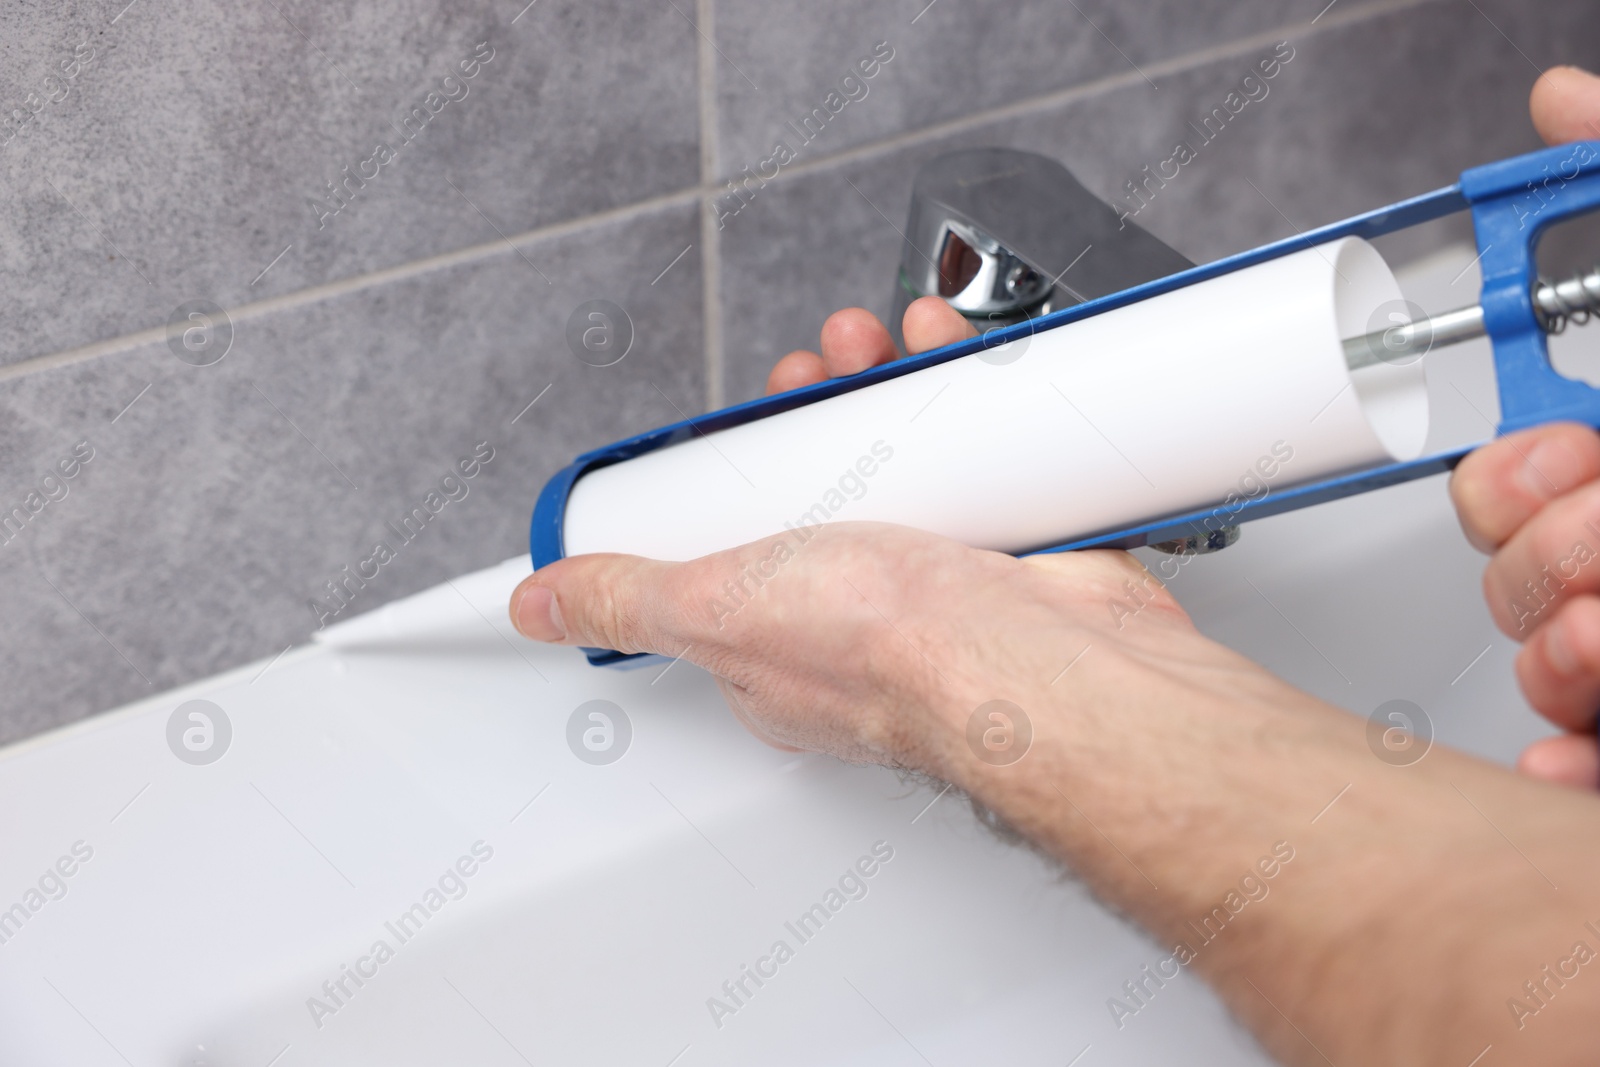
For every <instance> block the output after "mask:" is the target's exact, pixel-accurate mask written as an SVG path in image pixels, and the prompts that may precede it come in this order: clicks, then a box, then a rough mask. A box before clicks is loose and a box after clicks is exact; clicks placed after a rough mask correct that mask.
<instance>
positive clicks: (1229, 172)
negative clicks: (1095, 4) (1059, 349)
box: [722, 0, 1600, 402]
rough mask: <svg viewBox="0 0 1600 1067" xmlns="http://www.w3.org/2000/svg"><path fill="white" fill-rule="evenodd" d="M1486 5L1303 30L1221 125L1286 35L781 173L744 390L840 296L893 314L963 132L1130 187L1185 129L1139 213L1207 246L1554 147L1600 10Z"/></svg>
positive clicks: (755, 287) (735, 244)
mask: <svg viewBox="0 0 1600 1067" xmlns="http://www.w3.org/2000/svg"><path fill="white" fill-rule="evenodd" d="M1478 7H1479V8H1481V9H1482V11H1483V13H1482V14H1480V13H1479V12H1478V11H1475V10H1474V8H1473V7H1472V6H1471V5H1466V4H1456V3H1443V2H1441V3H1432V4H1425V5H1421V6H1417V7H1412V8H1408V9H1404V10H1401V11H1398V12H1394V13H1391V14H1387V15H1383V16H1380V17H1375V18H1372V19H1369V20H1366V21H1362V22H1358V23H1353V24H1345V25H1341V26H1338V27H1335V28H1334V29H1331V30H1326V31H1319V32H1313V33H1302V34H1300V35H1299V36H1296V37H1294V38H1292V44H1293V47H1294V48H1295V55H1294V58H1293V59H1292V60H1291V61H1289V62H1288V63H1287V64H1286V65H1284V66H1283V68H1282V70H1281V71H1280V73H1279V74H1278V76H1277V77H1276V78H1274V79H1273V80H1272V81H1271V82H1269V83H1268V90H1269V91H1268V94H1267V95H1266V96H1265V97H1264V98H1262V99H1260V100H1259V101H1255V102H1251V103H1248V104H1247V105H1246V106H1245V107H1244V109H1243V110H1242V111H1241V112H1240V113H1239V114H1238V115H1237V116H1236V117H1234V118H1232V119H1231V120H1230V121H1229V123H1228V124H1227V126H1226V127H1225V128H1224V130H1223V132H1222V134H1221V135H1220V136H1218V137H1216V138H1215V139H1214V140H1213V141H1211V142H1210V143H1202V142H1201V140H1200V138H1199V137H1198V136H1197V135H1196V133H1195V131H1194V130H1193V129H1192V128H1191V127H1190V125H1189V124H1190V123H1191V122H1196V123H1197V122H1199V121H1200V119H1201V118H1202V117H1203V116H1204V115H1206V114H1208V113H1209V112H1210V111H1211V109H1212V108H1213V107H1216V106H1220V105H1221V104H1222V101H1223V99H1224V97H1225V96H1226V95H1227V94H1228V92H1229V91H1230V90H1231V89H1233V88H1234V86H1236V85H1237V84H1238V82H1239V80H1240V79H1241V78H1242V77H1243V76H1244V75H1245V74H1246V73H1247V72H1248V71H1249V69H1250V67H1251V64H1252V63H1253V62H1254V61H1255V60H1256V59H1257V58H1258V56H1257V54H1256V51H1260V52H1262V53H1263V54H1264V53H1265V52H1267V51H1270V46H1267V47H1266V48H1263V49H1258V50H1256V51H1250V52H1247V53H1241V54H1239V55H1237V56H1235V57H1232V58H1224V59H1218V60H1215V61H1212V62H1209V63H1207V64H1205V65H1203V66H1201V67H1199V68H1197V69H1194V70H1191V71H1188V72H1186V73H1183V74H1181V75H1169V76H1167V77H1165V78H1164V79H1163V81H1162V85H1161V88H1160V90H1159V91H1157V90H1153V89H1151V88H1150V87H1149V86H1146V85H1143V84H1142V83H1140V84H1136V85H1132V86H1129V87H1124V88H1120V89H1117V90H1115V91H1112V92H1107V93H1104V94H1101V95H1098V96H1095V97H1092V98H1090V99H1086V100H1081V101H1078V102H1075V103H1072V104H1069V105H1066V106H1060V107H1053V108H1048V109H1044V110H1040V111H1037V112H1034V113H1031V114H1028V115H1025V116H1023V117H1020V118H1015V119H1010V120H1007V121H1004V122H997V123H994V124H992V125H987V126H984V127H981V128H977V129H972V130H967V131H964V132H962V133H961V134H959V135H957V136H950V137H944V138H939V139H936V140H931V141H919V142H916V143H913V144H911V145H907V146H901V147H898V148H894V149H893V150H889V151H886V152H884V153H882V154H876V155H868V156H865V157H857V158H853V159H851V160H849V161H847V162H842V163H840V164H837V165H827V164H824V165H819V166H815V167H811V168H801V169H800V170H799V171H798V172H794V173H791V174H790V175H782V176H780V177H779V178H778V179H777V180H776V181H774V182H771V183H769V184H767V185H766V186H764V187H762V188H760V189H758V190H757V191H756V192H755V195H754V196H753V197H752V198H751V199H750V201H749V203H748V204H746V205H745V206H744V207H743V209H742V210H741V211H740V212H739V213H738V214H737V215H734V216H732V217H730V218H727V219H726V220H725V227H724V229H723V231H722V242H723V248H722V257H723V280H722V303H723V308H724V326H723V334H724V346H725V351H726V366H727V380H726V389H727V393H726V395H727V399H728V400H729V402H735V401H738V400H743V399H748V398H749V397H751V396H755V395H757V394H759V392H760V391H761V389H762V387H763V385H764V382H765V377H766V372H767V370H768V368H769V367H770V366H771V363H772V361H773V360H774V359H776V358H777V357H778V356H780V355H782V354H783V353H784V352H786V351H788V350H790V349H792V348H796V347H812V348H814V347H815V345H816V341H817V331H818V329H819V328H820V327H821V325H822V321H823V319H824V318H825V317H826V316H827V314H828V313H829V312H830V311H832V310H834V309H836V308H840V307H845V306H850V305H861V306H864V307H867V308H869V309H871V310H873V311H874V312H876V313H878V314H880V315H882V314H884V313H885V312H886V310H887V308H888V306H889V304H890V300H891V296H892V289H893V284H894V277H895V274H894V272H895V267H896V263H897V262H898V257H899V254H900V246H901V237H900V234H899V233H898V232H897V228H898V227H900V226H903V225H904V222H903V220H904V219H905V217H906V210H907V205H908V203H909V197H910V188H911V181H912V176H913V174H914V173H915V171H916V169H917V168H918V167H919V166H920V165H921V164H923V163H924V162H926V161H928V160H929V159H931V158H933V157H934V156H937V155H939V154H941V153H943V152H946V151H950V150H952V149H956V148H965V147H972V146H978V145H1006V146H1011V147H1016V148H1024V149H1028V150H1031V151H1035V152H1040V153H1043V154H1045V155H1049V156H1053V157H1055V158H1057V159H1059V160H1061V161H1062V162H1063V163H1065V164H1066V165H1067V166H1068V167H1069V168H1070V169H1071V170H1072V171H1073V172H1074V173H1075V174H1077V175H1078V177H1079V178H1080V179H1082V180H1083V181H1084V182H1085V184H1087V185H1088V186H1090V187H1091V188H1092V189H1094V190H1095V191H1096V192H1098V193H1100V194H1101V195H1102V196H1104V197H1105V198H1106V199H1108V200H1112V201H1116V200H1119V199H1120V198H1121V197H1122V196H1123V195H1124V194H1125V192H1126V183H1127V182H1129V181H1130V180H1132V179H1135V178H1142V174H1141V169H1142V168H1143V167H1144V166H1145V165H1147V164H1152V165H1153V164H1155V163H1157V162H1158V161H1161V160H1165V159H1167V158H1168V157H1169V156H1171V155H1172V153H1173V148H1174V146H1175V144H1176V143H1177V142H1178V141H1180V140H1186V141H1188V142H1190V143H1191V144H1192V145H1194V146H1196V158H1195V159H1194V160H1193V161H1192V162H1191V163H1189V164H1188V165H1186V166H1183V167H1182V168H1181V170H1180V172H1179V174H1178V176H1177V177H1176V178H1174V179H1172V180H1171V181H1169V182H1167V183H1166V185H1165V186H1164V187H1162V188H1159V189H1157V190H1156V191H1155V193H1154V195H1153V196H1151V197H1150V198H1149V199H1148V203H1147V205H1146V206H1144V207H1143V208H1142V209H1141V210H1140V211H1139V213H1138V215H1137V217H1136V218H1137V221H1138V222H1139V223H1140V224H1141V225H1144V226H1145V227H1146V228H1147V229H1149V230H1151V231H1152V232H1154V233H1155V234H1156V235H1157V236H1159V237H1161V238H1163V239H1164V240H1166V241H1167V242H1168V243H1169V244H1171V245H1172V246H1173V247H1175V248H1177V249H1178V250H1179V251H1181V252H1183V253H1185V254H1186V255H1188V256H1189V257H1191V258H1192V259H1195V260H1197V261H1201V262H1204V261H1207V260H1211V259H1215V258H1218V257H1220V256H1223V255H1226V254H1228V253H1231V252H1236V251H1241V250H1243V249H1247V248H1250V247H1253V246H1255V245H1257V244H1260V243H1262V242H1265V241H1268V240H1273V239H1277V238H1282V237H1287V236H1292V235H1293V234H1295V233H1296V232H1298V231H1301V230H1306V229H1310V228H1312V227H1314V226H1317V225H1321V224H1324V223H1328V222H1333V221H1336V220H1338V219H1340V218H1343V217H1345V216H1347V215H1351V214H1354V213H1356V212H1359V211H1363V210H1366V209H1369V208H1375V207H1380V206H1382V205H1384V204H1387V203H1390V202H1393V201H1395V200H1398V199H1401V198H1404V197H1407V196H1412V195H1415V194H1418V193H1421V192H1425V191H1427V190H1429V189H1432V188H1436V187H1438V186H1441V185H1445V184H1448V183H1449V182H1451V181H1453V180H1454V179H1455V177H1456V175H1457V174H1458V173H1459V172H1460V171H1461V170H1462V169H1463V168H1465V167H1468V166H1472V165H1475V164H1478V163H1483V162H1488V161H1490V160H1492V159H1496V158H1499V157H1502V156H1506V155H1511V154H1515V153H1518V152H1522V151H1527V150H1530V149H1532V148H1534V147H1537V145H1538V142H1537V139H1536V138H1535V137H1534V135H1533V132H1532V130H1531V128H1530V126H1529V122H1528V117H1527V92H1528V88H1529V86H1530V85H1531V84H1532V82H1533V80H1534V78H1535V77H1536V76H1537V74H1538V69H1537V67H1538V66H1547V65H1550V64H1553V63H1556V62H1578V63H1586V64H1587V65H1589V66H1591V67H1592V66H1596V65H1600V49H1597V46H1596V45H1595V44H1594V42H1595V41H1596V40H1600V12H1597V11H1596V9H1595V8H1594V7H1593V5H1591V4H1588V3H1585V2H1583V0H1552V2H1550V3H1544V4H1540V5H1537V6H1535V7H1532V8H1528V7H1521V8H1518V7H1516V6H1515V5H1514V4H1513V3H1511V2H1510V0H1497V2H1493V3H1490V2H1487V0H1480V2H1479V4H1478ZM935 10H937V8H936V9H935ZM1491 18H1492V19H1493V20H1494V22H1493V24H1491V22H1490V19H1491ZM1497 26H1498V27H1499V28H1498V29H1497V28H1496V27H1497ZM1501 30H1504V31H1506V32H1507V33H1511V34H1514V35H1515V44H1513V43H1512V41H1510V40H1508V39H1507V37H1506V36H1504V35H1503V34H1502V33H1501V32H1500V31H1501ZM1252 183H1253V184H1254V186H1255V188H1252V187H1251V185H1252ZM852 186H854V187H852ZM1430 232H1437V231H1430ZM1457 232H1459V231H1457ZM1426 236H1427V235H1424V237H1425V238H1426ZM1421 250H1422V248H1421V247H1420V246H1419V245H1418V243H1417V241H1415V240H1413V241H1411V242H1409V243H1408V242H1405V241H1401V242H1395V243H1393V244H1391V246H1390V254H1391V255H1402V256H1403V255H1407V254H1416V253H1417V252H1419V251H1421Z"/></svg>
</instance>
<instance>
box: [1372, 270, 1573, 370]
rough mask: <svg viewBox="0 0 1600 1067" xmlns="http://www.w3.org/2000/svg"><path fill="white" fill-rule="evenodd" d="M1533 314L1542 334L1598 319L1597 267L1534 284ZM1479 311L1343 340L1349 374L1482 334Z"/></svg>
mask: <svg viewBox="0 0 1600 1067" xmlns="http://www.w3.org/2000/svg"><path fill="white" fill-rule="evenodd" d="M1533 307H1534V313H1535V314H1536V315H1537V316H1538V318H1539V325H1540V326H1542V327H1544V331H1545V333H1550V334H1556V333H1560V332H1561V331H1562V330H1565V329H1566V328H1567V324H1568V323H1572V324H1574V325H1578V326H1582V325H1583V324H1584V323H1586V322H1588V321H1589V320H1590V319H1591V318H1593V317H1594V316H1596V315H1600V266H1597V267H1595V268H1594V269H1592V270H1590V271H1589V273H1587V274H1580V275H1575V276H1574V277H1571V278H1568V279H1566V280H1565V281H1561V282H1554V283H1552V282H1540V283H1539V284H1538V285H1536V286H1534V290H1533ZM1484 332H1485V331H1484V328H1483V309H1482V308H1481V307H1479V306H1478V305H1476V304H1474V305H1472V306H1471V307H1464V308H1457V309H1456V310H1454V311H1446V312H1444V313H1442V314H1439V315H1434V316H1433V317H1432V318H1426V319H1418V320H1417V321H1415V322H1408V323H1405V324H1404V325H1400V326H1391V327H1389V328H1388V329H1386V330H1377V331H1374V332H1373V333H1369V334H1366V335H1364V336H1361V337H1352V338H1350V339H1349V340H1347V341H1345V342H1344V361H1345V363H1346V365H1348V366H1349V368H1350V369H1351V370H1360V369H1361V368H1362V367H1372V366H1376V365H1377V364H1379V363H1402V362H1405V363H1409V362H1410V361H1411V360H1412V359H1414V358H1416V357H1418V356H1422V355H1424V354H1426V353H1428V352H1430V351H1432V350H1433V349H1435V348H1443V347H1444V346H1446V345H1454V344H1460V343H1461V342H1462V341H1471V340H1473V339H1474V338H1478V337H1482V336H1483V335H1484Z"/></svg>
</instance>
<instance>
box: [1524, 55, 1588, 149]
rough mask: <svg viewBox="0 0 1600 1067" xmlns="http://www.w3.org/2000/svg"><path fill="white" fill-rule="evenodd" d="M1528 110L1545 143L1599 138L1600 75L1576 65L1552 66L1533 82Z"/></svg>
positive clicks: (1562, 142)
mask: <svg viewBox="0 0 1600 1067" xmlns="http://www.w3.org/2000/svg"><path fill="white" fill-rule="evenodd" d="M1528 111H1529V113H1530V114H1531V115H1532V116H1533V127H1534V129H1536V130H1538V131H1539V136H1540V137H1543V138H1544V140H1545V143H1546V144H1565V143H1567V142H1568V141H1589V140H1595V139H1597V138H1600V78H1597V77H1595V76H1594V75H1593V74H1590V73H1589V72H1588V71H1586V70H1579V69H1578V68H1577V67H1551V68H1550V69H1549V70H1547V71H1545V72H1544V74H1543V75H1542V76H1541V77H1540V78H1539V80H1538V81H1537V82H1535V83H1534V85H1533V92H1532V94H1531V95H1530V96H1529V98H1528Z"/></svg>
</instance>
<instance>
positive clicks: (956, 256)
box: [889, 148, 1239, 552]
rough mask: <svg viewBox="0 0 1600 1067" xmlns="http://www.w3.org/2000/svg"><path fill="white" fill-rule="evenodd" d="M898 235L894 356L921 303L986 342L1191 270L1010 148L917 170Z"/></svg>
mask: <svg viewBox="0 0 1600 1067" xmlns="http://www.w3.org/2000/svg"><path fill="white" fill-rule="evenodd" d="M905 233H906V240H905V244H904V245H903V246H902V250H901V253H900V272H899V279H898V284H897V285H896V286H895V301H894V311H893V314H892V315H891V316H890V320H889V321H890V327H889V328H890V330H891V332H892V333H893V334H894V339H895V344H896V345H898V346H899V347H900V348H901V350H902V351H903V350H904V348H905V340H904V338H903V337H902V336H901V333H900V320H901V318H902V317H903V315H904V314H905V309H906V306H907V305H908V304H910V303H911V302H912V301H913V300H916V299H917V298H918V297H923V296H940V297H943V298H944V299H945V300H946V301H947V302H948V303H949V304H950V306H951V307H953V308H955V309H956V310H957V311H959V312H961V314H962V315H964V316H966V318H967V320H968V321H969V322H971V323H972V324H973V326H974V327H975V328H976V329H977V330H978V332H980V333H983V332H985V331H988V330H992V329H997V328H999V327H1002V326H1010V325H1013V324H1014V323H1018V322H1021V321H1023V320H1024V319H1031V318H1035V317H1037V316H1039V315H1043V314H1045V313H1046V312H1050V311H1054V310H1056V309H1058V308H1063V307H1068V306H1070V305H1072V304H1081V303H1083V302H1084V301H1086V300H1093V299H1095V298H1096V297H1101V296H1108V295H1110V294H1111V293H1115V292H1120V291H1121V290H1123V289H1127V288H1130V287H1132V286H1135V285H1139V284H1141V283H1143V282H1149V281H1154V280H1155V279H1157V278H1164V277H1166V276H1167V275H1169V274H1176V273H1178V272H1179V271H1182V270H1187V269H1189V268H1190V267H1192V266H1194V264H1193V263H1192V262H1190V261H1189V260H1188V259H1186V258H1185V257H1184V256H1182V255H1180V254H1178V253H1177V252H1176V251H1174V250H1173V249H1172V248H1170V247H1168V246H1167V245H1166V244H1165V243H1163V242H1162V241H1160V240H1159V239H1157V238H1156V237H1153V236H1151V235H1150V234H1149V233H1147V232H1146V231H1144V230H1143V229H1141V228H1139V227H1138V226H1136V225H1134V224H1133V223H1132V222H1131V221H1129V220H1127V219H1126V218H1125V217H1123V215H1122V214H1120V213H1119V212H1118V211H1117V210H1116V209H1115V208H1113V207H1112V206H1111V205H1109V204H1107V203H1106V202H1105V201H1103V200H1101V199H1100V198H1099V197H1097V196H1095V195H1094V193H1092V192H1090V191H1089V190H1088V189H1086V188H1085V187H1084V185H1083V183H1082V182H1080V181H1078V179H1076V178H1074V177H1073V176H1072V174H1071V172H1069V171H1068V170H1067V168H1066V167H1063V166H1062V165H1061V164H1060V163H1057V162H1056V161H1055V160H1053V159H1050V158H1048V157H1046V156H1041V155H1037V154H1035V153H1033V152H1021V151H1018V150H1016V149H1012V148H972V149H966V150H964V151H960V152H951V153H948V154H946V155H942V156H939V157H937V158H935V159H933V160H931V161H929V162H928V163H926V164H924V165H923V167H922V169H921V170H919V171H918V172H917V177H916V180H915V182H914V183H913V184H912V188H911V216H910V219H909V220H908V221H907V223H906V231H905ZM1107 358H1113V357H1111V356H1110V355H1109V354H1108V357H1107ZM1238 537H1239V529H1238V527H1237V526H1224V527H1222V528H1220V529H1217V530H1212V531H1207V532H1206V533H1204V534H1200V535H1197V536H1194V537H1187V538H1183V539H1181V540H1179V541H1171V542H1164V543H1162V544H1160V545H1152V546H1151V547H1152V548H1160V549H1162V550H1164V551H1168V552H1214V551H1216V550H1217V549H1220V548H1225V547H1227V546H1228V545H1230V544H1232V543H1233V542H1234V541H1236V540H1237V539H1238Z"/></svg>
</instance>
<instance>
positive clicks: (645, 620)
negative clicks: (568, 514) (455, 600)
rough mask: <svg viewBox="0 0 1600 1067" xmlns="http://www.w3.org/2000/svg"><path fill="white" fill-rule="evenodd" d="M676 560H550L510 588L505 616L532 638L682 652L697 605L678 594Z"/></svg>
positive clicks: (603, 555) (604, 555)
mask: <svg viewBox="0 0 1600 1067" xmlns="http://www.w3.org/2000/svg"><path fill="white" fill-rule="evenodd" d="M683 566H684V565H681V564H673V563H661V562H658V561H656V560H651V559H643V558H641V557H639V556H624V555H619V554H616V553H609V552H600V553H595V554H593V555H586V556H570V557H568V558H567V559H563V560H557V561H556V562H554V563H552V564H550V565H549V566H546V567H541V568H540V569H539V570H538V572H537V573H535V574H534V575H532V576H531V577H529V578H526V579H524V580H523V582H522V584H521V585H519V586H517V588H516V591H515V592H513V593H512V594H511V623H512V625H513V626H515V627H516V628H517V631H518V632H519V633H521V634H522V635H523V636H525V637H531V638H533V639H534V640H535V641H548V642H551V643H555V644H563V645H582V646H584V647H587V648H610V649H615V650H616V651H618V652H657V653H660V654H661V655H665V656H677V655H681V654H682V653H683V651H684V650H685V648H686V647H687V646H689V645H691V644H693V634H694V632H696V631H697V630H698V628H699V622H698V620H697V619H696V618H695V617H694V616H693V612H694V610H695V609H696V608H697V607H698V606H699V605H698V604H696V603H693V602H692V599H693V598H692V597H684V596H680V595H679V594H682V593H685V592H687V590H685V589H683V588H682V586H683V581H682V578H681V574H682V569H683Z"/></svg>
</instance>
